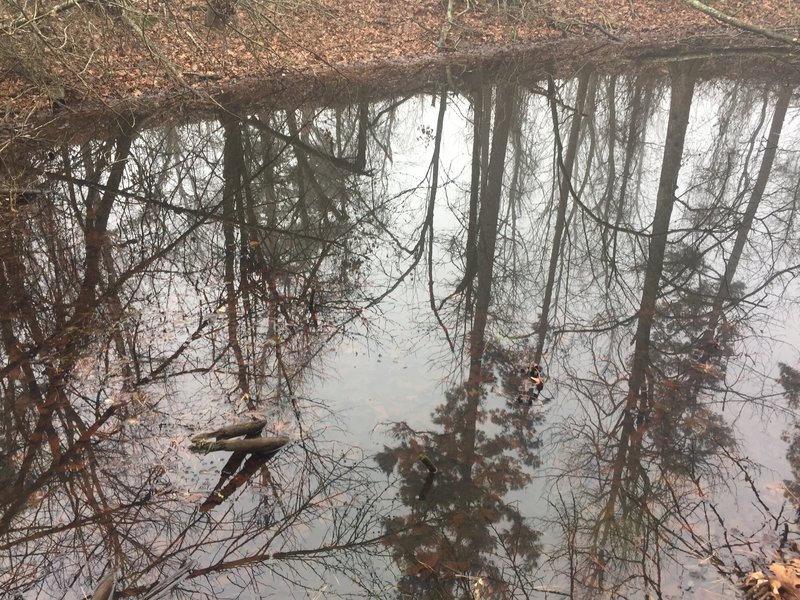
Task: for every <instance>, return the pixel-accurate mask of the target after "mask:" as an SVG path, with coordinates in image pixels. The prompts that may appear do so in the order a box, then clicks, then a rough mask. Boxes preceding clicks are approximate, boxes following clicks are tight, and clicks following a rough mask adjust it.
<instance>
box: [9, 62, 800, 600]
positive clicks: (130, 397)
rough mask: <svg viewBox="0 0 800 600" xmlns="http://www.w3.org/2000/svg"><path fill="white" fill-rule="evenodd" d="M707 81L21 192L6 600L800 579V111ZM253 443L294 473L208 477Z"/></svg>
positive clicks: (540, 92)
mask: <svg viewBox="0 0 800 600" xmlns="http://www.w3.org/2000/svg"><path fill="white" fill-rule="evenodd" d="M668 64H669V66H667V65H668ZM768 71H769V67H768V66H767V67H765V69H764V73H765V74H767V75H768ZM699 73H700V70H699V63H698V62H697V61H694V60H693V61H677V62H672V63H664V64H663V65H658V66H656V67H649V68H640V69H635V70H630V71H628V72H619V73H615V74H611V73H607V72H602V71H598V70H593V69H590V68H586V69H584V70H582V71H580V72H578V73H576V74H575V76H574V77H572V78H568V79H556V80H547V79H544V80H542V81H539V82H538V83H520V82H519V81H516V82H515V81H505V80H498V79H497V78H494V79H492V80H491V81H490V80H489V79H488V76H487V78H486V79H485V80H482V79H481V77H479V76H472V77H469V78H466V79H461V80H458V81H456V80H455V79H454V78H450V79H449V80H448V81H449V83H448V84H442V86H441V87H436V86H434V87H432V88H431V90H432V91H430V92H429V93H425V94H411V95H408V96H405V97H397V98H384V99H379V100H370V99H362V100H359V101H355V102H349V101H348V102H343V101H341V100H339V101H338V102H332V103H331V104H329V105H322V104H320V105H310V104H309V105H306V106H302V107H295V108H293V109H290V110H270V111H267V110H259V109H253V110H252V111H251V112H248V113H247V114H245V115H242V114H233V113H229V112H224V111H221V112H220V116H219V118H218V119H217V120H211V121H202V122H191V123H188V124H182V125H177V124H176V125H170V126H163V127H152V126H151V127H148V128H140V127H137V126H135V125H134V126H131V125H126V124H120V125H119V127H118V128H117V129H116V130H114V131H111V132H105V133H104V134H103V135H98V136H97V139H96V140H95V141H91V142H87V143H84V144H82V145H69V146H64V147H57V146H56V147H53V148H51V149H50V150H49V151H42V152H41V153H36V154H32V155H29V156H25V157H18V160H17V161H15V162H16V166H15V168H14V169H9V170H6V172H4V173H3V182H4V183H3V190H2V192H3V194H4V195H3V206H2V222H0V300H2V305H1V306H0V318H1V319H2V320H1V321H0V325H1V330H0V334H1V336H2V337H1V339H0V353H1V354H2V373H0V375H2V413H1V414H2V440H1V441H0V461H1V462H0V479H2V485H1V486H0V548H1V549H2V554H1V555H0V556H2V558H0V590H2V593H3V597H4V598H25V599H27V598H82V597H84V594H86V595H88V596H91V594H92V593H93V591H94V590H95V588H96V587H97V586H98V585H99V584H100V582H101V580H103V578H104V577H106V576H108V575H109V574H115V577H116V596H115V597H117V598H133V597H136V598H157V597H164V598H166V597H187V598H188V597H191V598H238V597H242V598H259V597H286V596H287V595H288V597H295V598H315V599H317V598H339V597H350V596H357V597H369V598H420V599H421V598H426V599H427V598H431V599H433V598H437V599H438V598H481V599H487V598H496V599H499V598H565V597H573V598H639V599H641V598H645V597H646V598H730V597H735V596H736V594H737V593H738V592H737V591H736V586H737V585H738V584H739V582H740V580H741V578H742V577H743V576H745V575H746V574H747V573H749V572H750V571H753V570H762V571H766V570H767V567H768V566H769V564H770V563H772V562H773V561H788V560H790V559H792V558H795V557H796V556H798V552H797V545H796V542H797V540H798V538H799V537H800V524H798V509H800V496H799V495H800V482H798V479H797V475H798V473H800V434H798V431H800V415H799V414H798V402H800V373H799V372H798V371H796V370H795V369H800V352H799V351H798V347H799V346H800V345H799V344H798V317H800V311H799V310H798V304H797V299H798V284H797V281H796V278H797V276H798V275H800V235H799V234H798V229H799V228H800V224H798V215H797V209H798V202H799V200H798V199H799V198H800V164H799V162H798V161H800V119H799V118H798V117H800V110H798V105H799V103H798V95H797V93H796V90H795V89H794V88H793V87H791V86H788V85H785V84H783V83H776V82H774V81H768V80H767V79H768V78H767V77H764V78H761V79H758V80H756V79H752V78H751V79H734V78H732V77H728V76H726V77H720V78H718V79H717V78H709V77H707V76H702V77H700V76H699ZM20 165H22V166H20ZM532 363H539V364H541V370H542V375H543V380H544V387H543V389H542V392H541V394H540V395H539V396H538V397H537V398H532V395H533V392H532V391H531V388H532V383H531V382H530V380H529V377H528V372H527V371H528V369H529V367H530V365H531V364H532ZM529 400H530V403H529ZM529 404H530V405H529ZM249 419H265V420H266V425H265V427H264V430H263V432H262V434H261V435H262V436H267V437H274V436H286V437H288V438H289V439H290V442H289V444H288V445H286V446H285V447H284V448H283V449H281V450H280V451H279V452H278V453H277V454H275V455H274V456H265V455H259V454H257V453H256V454H237V455H236V458H235V459H234V460H229V459H230V458H231V453H230V452H211V453H208V454H203V453H197V452H193V451H191V450H190V444H191V440H190V438H191V437H192V436H194V435H196V434H197V433H199V432H202V431H208V430H212V429H216V428H218V427H222V426H225V425H229V424H231V423H236V422H240V421H243V420H249ZM421 454H424V455H425V456H426V457H427V460H426V461H425V462H423V461H422V460H421V459H420V456H421ZM426 463H427V464H426ZM429 467H430V468H429ZM433 467H435V469H436V473H435V474H434V473H431V469H432V468H433ZM110 582H111V579H110V578H109V579H106V580H105V583H110Z"/></svg>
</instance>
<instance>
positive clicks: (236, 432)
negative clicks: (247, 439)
mask: <svg viewBox="0 0 800 600" xmlns="http://www.w3.org/2000/svg"><path fill="white" fill-rule="evenodd" d="M266 425H267V422H266V421H265V420H261V421H244V422H242V423H234V424H233V425H226V426H225V427H220V428H219V429H215V430H214V431H203V432H201V433H198V434H197V435H195V436H192V443H193V444H194V443H197V442H200V441H203V440H208V439H211V438H215V439H218V440H224V439H227V438H233V437H238V436H240V435H246V436H254V435H257V434H259V433H261V430H262V429H264V427H265V426H266Z"/></svg>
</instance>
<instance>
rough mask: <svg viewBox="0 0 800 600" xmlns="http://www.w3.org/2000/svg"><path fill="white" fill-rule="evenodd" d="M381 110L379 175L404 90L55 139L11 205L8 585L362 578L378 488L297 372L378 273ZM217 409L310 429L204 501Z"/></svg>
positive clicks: (341, 325)
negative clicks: (205, 446)
mask: <svg viewBox="0 0 800 600" xmlns="http://www.w3.org/2000/svg"><path fill="white" fill-rule="evenodd" d="M370 110H372V111H375V113H377V114H378V115H381V114H382V115H383V116H382V117H381V116H378V117H376V119H375V121H374V122H370V125H371V128H372V138H371V139H372V140H373V143H375V141H376V140H377V141H378V143H377V144H376V147H377V149H378V151H376V152H373V153H371V156H372V158H371V160H372V161H374V163H373V164H371V165H369V166H370V167H371V168H376V169H380V168H381V167H382V165H381V158H380V156H381V153H382V151H381V150H380V148H381V146H380V141H381V136H382V135H383V134H382V133H381V128H382V127H384V126H385V125H384V123H386V122H387V120H386V115H387V114H389V115H391V112H392V110H393V109H392V107H391V106H389V107H388V108H387V107H383V106H381V105H373V106H371V107H369V106H367V105H365V104H363V103H362V104H360V105H357V106H355V107H353V108H352V109H349V110H339V111H336V112H331V113H325V114H316V113H312V114H306V113H304V112H302V111H298V112H297V113H295V112H292V111H288V112H285V113H282V114H265V115H260V116H255V117H252V118H250V119H249V120H247V121H246V122H242V121H240V120H236V119H234V118H233V117H232V116H230V115H225V116H223V117H222V118H221V119H220V121H219V122H218V123H216V124H215V123H203V124H198V125H195V126H187V127H183V128H166V129H163V130H148V131H144V132H137V131H136V130H135V129H133V128H130V127H125V126H123V127H122V128H121V131H120V133H119V135H118V136H117V137H116V138H114V139H112V140H110V141H108V142H97V143H90V144H86V145H84V146H82V147H79V148H67V149H64V150H63V151H62V152H61V153H60V155H59V156H58V157H56V158H55V159H53V161H52V162H51V164H49V165H45V167H44V168H43V169H42V170H41V171H40V175H39V183H40V187H41V186H42V185H46V186H47V191H46V197H44V198H42V201H41V202H38V203H36V204H35V206H33V205H32V206H29V207H25V208H24V209H23V207H17V210H15V211H13V212H7V214H6V217H7V222H6V224H5V226H4V227H3V252H2V261H3V268H2V270H0V276H1V277H2V279H0V286H1V287H2V289H3V298H5V299H6V302H5V314H4V318H3V320H2V335H3V338H2V341H3V353H4V355H5V356H4V358H5V362H6V365H5V367H4V368H3V375H4V386H3V393H4V406H5V409H4V411H3V415H4V420H3V423H4V427H3V434H4V436H3V471H2V474H3V482H4V484H5V485H4V487H3V492H2V496H1V497H0V501H1V504H2V506H3V513H2V527H0V529H1V530H2V531H3V532H4V533H3V538H2V540H3V547H4V550H5V553H4V554H5V555H6V556H7V559H5V560H4V573H5V574H4V576H3V584H2V585H3V589H4V591H5V592H6V593H9V594H12V595H13V594H16V593H30V592H32V591H36V590H38V593H44V594H61V593H63V590H68V589H72V590H77V587H80V586H83V588H84V589H86V588H87V587H88V588H89V589H91V587H92V586H93V585H94V584H95V583H96V582H97V581H98V580H99V579H100V576H101V575H102V574H103V573H104V572H110V571H113V570H115V569H116V570H118V571H119V573H120V575H121V577H122V580H121V583H120V584H119V585H118V593H123V594H128V595H131V594H141V593H152V592H153V586H156V585H159V580H160V581H161V584H163V583H164V582H165V581H167V582H168V581H169V579H170V577H172V576H174V575H175V574H176V573H177V574H181V575H182V577H183V578H184V579H186V581H184V582H183V583H177V585H180V586H184V587H187V589H193V590H194V591H195V592H196V593H205V594H206V595H208V596H210V597H215V598H218V597H226V595H228V596H230V597H238V595H239V593H240V592H241V590H242V589H244V588H245V587H250V588H253V589H255V587H258V586H265V585H266V586H271V585H273V584H272V583H271V582H272V581H273V579H274V578H275V577H282V578H284V579H286V580H287V581H294V580H295V578H296V573H297V569H298V568H297V567H293V566H288V565H292V564H299V563H302V562H307V561H313V562H314V563H315V564H316V565H317V566H316V568H315V570H314V571H310V570H309V572H308V573H305V574H304V575H303V579H304V580H305V582H304V583H300V582H297V581H294V583H293V585H303V586H308V587H309V589H312V590H315V591H316V590H319V589H321V588H323V587H324V586H326V585H328V581H327V578H326V573H327V572H328V568H335V569H336V572H337V574H338V575H339V576H341V575H343V574H345V575H346V574H347V573H348V572H349V573H350V574H351V575H352V576H353V578H354V580H355V581H358V582H359V585H364V584H363V583H362V578H364V577H368V572H369V569H371V568H372V566H371V565H373V564H374V562H373V559H374V557H375V555H376V551H375V548H376V547H377V548H380V547H381V546H380V545H379V540H380V537H381V535H382V534H381V532H380V529H379V527H378V525H380V521H379V520H378V516H377V515H373V514H372V513H370V512H369V510H368V509H369V508H374V507H375V506H377V505H378V503H379V501H380V498H381V489H380V488H376V486H375V483H374V480H373V478H372V477H371V473H370V470H369V469H368V468H367V466H366V465H365V464H364V463H363V459H362V457H360V454H359V451H358V449H357V448H352V447H348V446H343V445H342V444H340V443H336V442H334V441H333V440H332V439H326V436H325V434H324V433H323V431H324V428H325V427H324V426H323V423H324V420H322V416H323V414H324V411H323V409H322V407H315V406H314V405H313V403H312V402H311V401H310V400H308V399H306V398H304V397H303V395H302V384H303V380H304V378H307V377H308V375H309V369H308V367H309V366H310V365H311V364H312V361H314V360H315V358H316V360H317V362H319V360H320V359H321V358H322V356H323V354H324V352H325V351H326V349H327V348H329V347H330V344H331V343H332V342H333V341H334V340H336V339H340V338H341V336H342V335H344V334H345V332H346V331H348V332H349V333H348V334H349V335H353V334H358V327H357V326H358V325H360V324H361V321H362V320H363V314H362V313H363V309H364V306H365V305H368V304H369V302H370V301H372V300H373V299H374V295H375V294H380V293H382V292H384V291H385V286H386V282H385V280H381V279H376V278H369V277H368V271H367V270H366V269H365V263H366V262H367V261H368V247H369V246H370V245H371V244H374V240H375V238H376V236H377V235H378V233H376V232H378V231H380V228H383V229H386V227H387V225H386V223H385V222H382V221H381V220H382V219H384V220H385V219H386V218H387V215H386V210H385V209H384V208H382V207H381V206H380V205H373V203H372V201H371V198H369V197H368V196H365V195H364V193H363V192H364V189H362V186H361V184H360V180H359V178H358V176H357V175H356V174H357V173H364V172H365V169H366V168H367V166H368V165H367V161H366V148H367V144H368V139H367V133H366V128H367V122H368V120H369V119H371V118H372V116H373V115H374V114H375V113H372V114H371V113H370V112H369V111H370ZM381 111H386V112H383V113H381ZM45 180H46V181H49V183H47V184H42V182H43V181H45ZM366 189H368V188H366ZM348 323H353V324H354V325H353V326H352V327H350V328H349V329H347V326H348ZM200 398H203V399H202V400H201V399H200ZM214 406H216V407H218V408H217V410H218V411H219V412H220V413H221V416H222V418H223V419H225V418H228V419H230V418H232V416H233V414H234V413H235V412H241V411H242V410H247V409H249V410H260V411H264V410H265V409H268V410H269V412H270V416H271V417H272V419H271V420H272V421H273V423H272V427H273V428H274V430H273V431H272V433H286V432H287V431H289V432H291V431H294V432H296V433H297V435H298V442H297V443H296V444H295V445H293V446H292V447H291V448H289V449H288V450H286V451H284V452H282V453H280V454H279V455H278V457H277V458H276V459H275V460H274V461H272V462H271V463H270V465H269V467H268V468H266V469H264V470H263V471H262V472H261V474H260V475H259V476H258V478H259V481H257V482H253V487H254V488H255V489H256V490H258V493H256V494H252V493H250V492H248V493H246V494H241V493H240V494H238V495H237V496H236V497H234V498H233V499H232V500H231V501H230V502H229V503H226V504H223V506H221V507H219V508H218V509H217V510H218V514H215V513H214V512H212V513H211V516H205V515H203V514H201V513H200V512H198V504H199V502H200V501H201V500H202V498H200V496H202V495H203V494H202V493H201V490H203V489H205V487H209V486H210V484H209V482H210V481H211V479H212V477H213V474H211V473H209V470H208V469H209V467H208V466H206V467H204V466H203V465H204V464H206V465H207V464H208V462H209V461H210V457H209V458H207V459H202V460H197V459H196V458H194V457H192V456H190V455H188V454H187V452H186V450H185V449H184V447H183V446H184V445H185V443H184V441H183V440H185V438H186V433H185V432H186V431H187V429H188V430H189V431H191V430H193V429H196V428H198V427H202V426H205V425H206V423H207V422H208V421H210V420H212V419H213V414H212V413H211V412H210V410H214V409H213V408H212V407H214ZM225 415H227V417H226V416H225ZM132 459H133V460H132ZM177 465H183V467H182V469H178V470H176V466H177ZM203 473H205V474H203ZM192 490H197V491H194V492H193V491H192ZM378 554H379V553H378ZM367 558H368V559H369V560H367ZM365 565H367V566H369V569H368V568H366V567H365ZM5 567H7V568H5ZM256 567H258V568H256ZM218 573H224V576H222V578H219V579H218V578H217V574H218ZM313 573H316V574H317V577H316V578H314V577H312V576H311V575H312V574H313ZM189 580H191V583H189ZM201 581H202V582H203V583H197V582H201ZM223 581H224V582H225V583H224V585H223V584H222V582H223ZM254 586H255V587H254ZM315 586H316V587H315ZM119 590H122V592H120V591H119ZM34 593H35V592H34ZM76 593H77V592H76Z"/></svg>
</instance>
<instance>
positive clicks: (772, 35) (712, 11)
mask: <svg viewBox="0 0 800 600" xmlns="http://www.w3.org/2000/svg"><path fill="white" fill-rule="evenodd" d="M683 1H684V2H685V3H686V4H688V5H689V6H691V7H692V8H694V9H696V10H699V11H700V12H703V13H705V14H707V15H709V16H710V17H714V18H715V19H716V20H717V21H721V22H723V23H725V24H726V25H731V26H732V27H736V28H737V29H743V30H744V31H749V32H751V33H756V34H758V35H762V36H764V37H766V38H769V39H771V40H775V41H777V42H781V43H783V44H800V39H799V38H797V37H792V36H790V35H785V34H783V33H781V32H779V31H774V30H772V29H766V28H764V27H758V26H757V25H753V24H752V23H748V22H747V21H742V20H741V19H737V18H736V17H733V16H731V15H729V14H727V13H724V12H721V11H719V10H717V9H716V8H713V7H711V6H709V5H708V4H705V3H703V2H701V1H700V0H683Z"/></svg>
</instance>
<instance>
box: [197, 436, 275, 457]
mask: <svg viewBox="0 0 800 600" xmlns="http://www.w3.org/2000/svg"><path fill="white" fill-rule="evenodd" d="M195 438H197V436H195V437H194V438H192V445H191V446H190V447H189V449H190V450H192V451H193V452H220V451H222V452H252V453H264V452H274V451H276V450H279V449H280V448H282V447H283V446H285V445H286V444H288V443H289V441H290V440H289V438H287V437H269V438H262V437H259V438H246V439H243V440H228V439H224V440H217V441H212V440H204V439H195Z"/></svg>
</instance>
